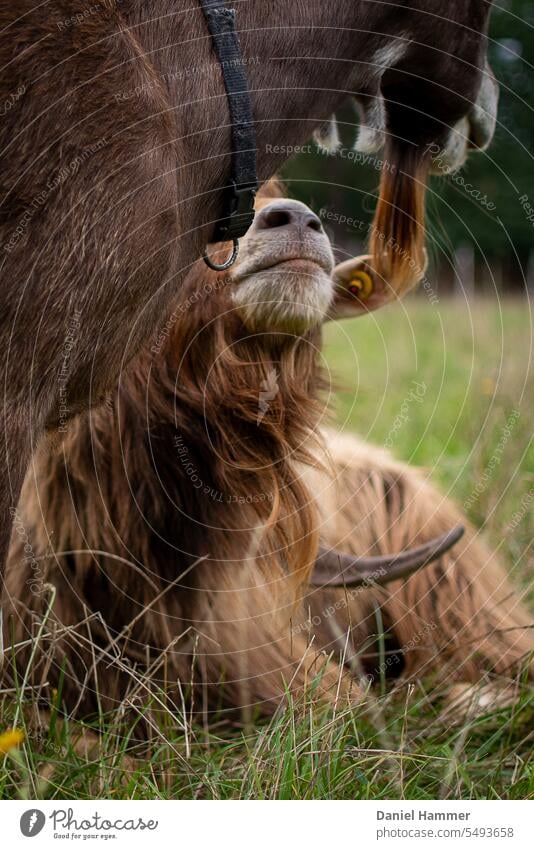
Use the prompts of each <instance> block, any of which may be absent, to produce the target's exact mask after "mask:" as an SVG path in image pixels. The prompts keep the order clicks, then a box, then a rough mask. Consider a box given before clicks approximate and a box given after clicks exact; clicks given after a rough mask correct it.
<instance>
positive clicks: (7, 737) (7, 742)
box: [0, 728, 24, 755]
mask: <svg viewBox="0 0 534 849" xmlns="http://www.w3.org/2000/svg"><path fill="white" fill-rule="evenodd" d="M23 740H24V731H20V730H19V729H18V728H12V729H11V730H10V731H5V732H4V733H3V734H0V754H1V755H5V754H7V752H9V750H10V749H14V748H15V746H18V745H19V744H20V743H22V741H23Z"/></svg>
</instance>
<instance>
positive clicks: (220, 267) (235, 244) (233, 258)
mask: <svg viewBox="0 0 534 849" xmlns="http://www.w3.org/2000/svg"><path fill="white" fill-rule="evenodd" d="M238 254H239V239H234V240H233V248H232V253H231V254H230V256H229V257H228V259H226V260H225V261H224V262H223V263H221V264H220V265H219V263H218V262H214V261H213V260H212V259H210V257H209V256H208V254H207V253H205V254H204V262H205V263H206V265H207V266H208V268H211V270H212V271H226V269H227V268H231V267H232V265H233V264H234V262H235V261H236V259H237V257H238Z"/></svg>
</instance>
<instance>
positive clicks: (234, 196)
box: [200, 0, 258, 269]
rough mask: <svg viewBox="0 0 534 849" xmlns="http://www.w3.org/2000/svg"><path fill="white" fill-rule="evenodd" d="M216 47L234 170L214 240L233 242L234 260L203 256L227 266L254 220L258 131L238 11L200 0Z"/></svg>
mask: <svg viewBox="0 0 534 849" xmlns="http://www.w3.org/2000/svg"><path fill="white" fill-rule="evenodd" d="M200 5H201V6H202V11H203V12H204V16H205V18H206V22H207V25H208V29H209V32H210V35H211V38H212V40H213V46H214V48H215V52H216V54H217V58H218V60H219V62H220V65H221V70H222V74H223V78H224V87H225V89H226V96H227V98H228V108H229V111H230V122H231V126H232V170H231V182H230V185H229V186H227V187H226V188H225V189H224V195H223V213H222V215H221V217H220V218H219V220H218V221H217V223H216V224H215V229H214V232H213V235H212V237H211V239H210V241H212V242H227V241H233V242H234V252H233V254H232V257H231V258H230V259H231V262H230V261H229V262H228V263H224V264H223V265H222V266H217V265H216V264H215V263H212V261H211V260H209V259H208V257H204V258H205V260H206V262H207V263H208V265H210V267H215V268H217V269H218V268H228V267H229V265H231V264H232V262H234V261H235V259H236V257H237V249H238V239H240V238H241V237H242V236H244V235H245V233H246V232H247V230H248V228H249V227H250V225H251V224H252V222H253V220H254V200H255V197H256V191H257V189H258V178H257V174H256V130H255V127H254V119H253V115H252V103H251V101H250V94H249V90H248V84H247V75H246V73H245V71H244V68H243V57H242V55H241V47H240V44H239V39H238V37H237V32H236V29H235V10H234V9H227V8H226V7H225V5H224V0H223V2H217V0H200Z"/></svg>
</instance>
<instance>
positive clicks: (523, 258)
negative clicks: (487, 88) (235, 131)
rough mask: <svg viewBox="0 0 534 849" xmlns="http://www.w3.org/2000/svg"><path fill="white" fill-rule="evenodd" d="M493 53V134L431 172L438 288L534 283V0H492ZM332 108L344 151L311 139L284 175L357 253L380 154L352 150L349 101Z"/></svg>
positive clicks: (337, 238)
mask: <svg viewBox="0 0 534 849" xmlns="http://www.w3.org/2000/svg"><path fill="white" fill-rule="evenodd" d="M489 57H490V62H491V66H492V68H493V70H494V72H495V75H496V77H497V79H498V81H499V84H500V101H499V115H498V124H497V130H496V133H495V138H494V141H493V143H492V145H491V147H490V149H489V150H488V151H487V152H486V153H482V154H473V155H472V156H471V157H470V158H469V160H468V162H467V163H466V165H465V166H464V167H463V168H462V170H461V171H460V172H458V174H456V175H450V176H447V177H445V178H443V177H433V178H432V179H431V184H430V192H429V195H428V231H429V239H428V244H429V248H430V253H431V256H432V260H433V264H434V269H433V274H434V276H437V277H439V281H440V288H441V287H443V288H444V289H447V288H453V287H454V286H458V285H462V286H465V287H466V288H467V289H468V290H470V289H472V288H474V287H475V281H476V289H477V290H492V289H493V288H497V289H498V290H503V291H504V290H507V291H514V290H515V291H519V290H520V289H523V290H524V288H525V286H526V285H527V286H529V288H530V287H534V167H533V166H534V151H533V147H534V71H533V63H534V2H533V1H532V0H496V2H495V3H494V9H493V13H492V20H491V26H490V42H489ZM337 117H338V124H339V131H340V136H341V139H342V147H341V149H340V151H339V152H337V153H335V154H332V155H327V154H324V153H322V152H319V151H317V150H316V149H315V146H313V145H311V146H310V147H309V148H308V149H307V151H306V152H304V153H301V154H298V155H297V156H295V157H293V159H291V160H290V161H289V163H288V165H287V166H286V167H285V169H284V171H283V177H284V178H285V180H286V182H287V184H288V188H289V191H290V192H291V194H292V195H294V196H295V197H299V198H301V199H302V200H304V201H305V202H307V203H310V204H311V205H312V206H313V207H314V209H315V210H316V211H318V210H321V211H322V217H323V223H324V225H325V227H326V229H327V231H328V232H329V233H330V235H331V236H332V238H333V240H334V242H335V244H336V245H337V246H338V248H340V250H342V251H344V250H346V251H349V252H355V251H359V250H361V249H362V247H363V246H364V243H365V237H366V231H367V226H368V224H369V222H370V221H371V218H372V214H373V209H374V203H375V198H376V191H377V188H378V179H379V170H378V166H379V163H377V161H376V159H375V158H373V157H365V156H364V155H361V154H356V153H355V152H354V150H353V145H354V140H355V137H356V132H357V116H356V114H355V111H354V110H353V108H352V106H351V105H347V107H346V108H345V109H344V111H343V112H342V113H339V114H338V116H337ZM343 217H345V220H343ZM346 219H349V220H348V221H347V220H346ZM469 278H471V279H469ZM459 279H460V280H461V282H460V283H459Z"/></svg>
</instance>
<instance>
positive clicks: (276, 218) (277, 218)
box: [258, 209, 291, 230]
mask: <svg viewBox="0 0 534 849" xmlns="http://www.w3.org/2000/svg"><path fill="white" fill-rule="evenodd" d="M290 223H291V214H290V213H289V212H288V210H287V209H265V210H264V211H263V212H262V213H260V216H259V218H258V226H259V227H260V228H264V229H265V230H267V229H271V228H273V227H286V226H287V225H288V224H290Z"/></svg>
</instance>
